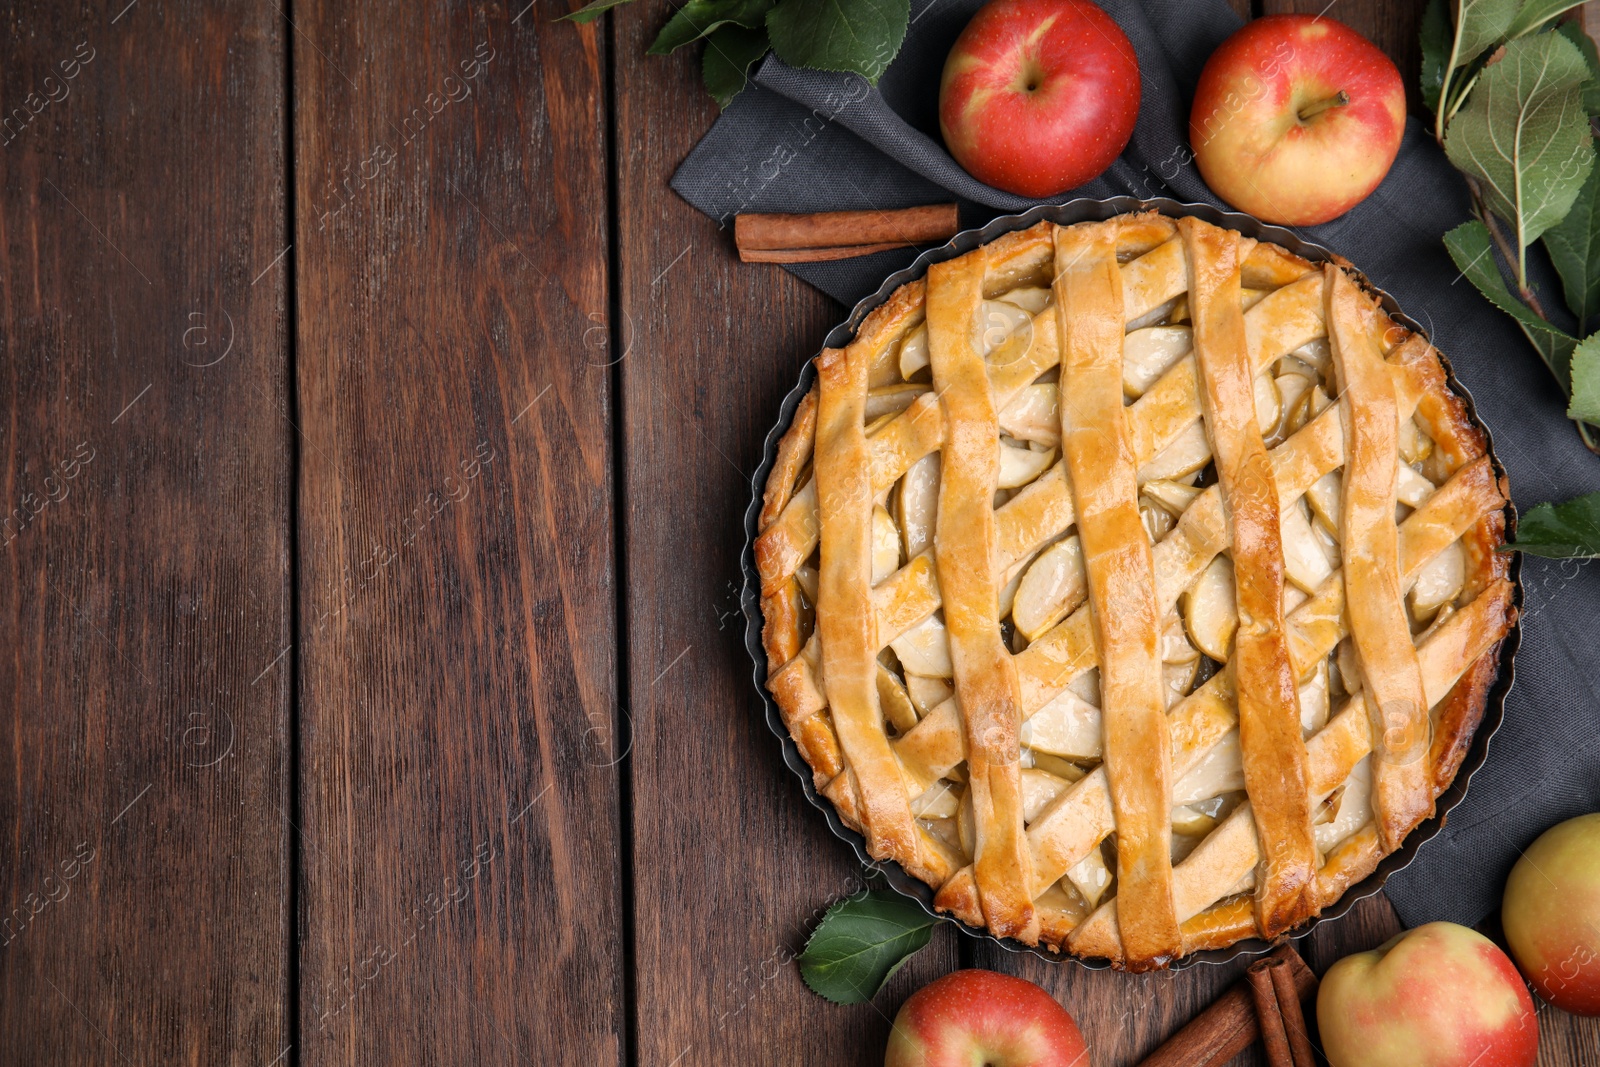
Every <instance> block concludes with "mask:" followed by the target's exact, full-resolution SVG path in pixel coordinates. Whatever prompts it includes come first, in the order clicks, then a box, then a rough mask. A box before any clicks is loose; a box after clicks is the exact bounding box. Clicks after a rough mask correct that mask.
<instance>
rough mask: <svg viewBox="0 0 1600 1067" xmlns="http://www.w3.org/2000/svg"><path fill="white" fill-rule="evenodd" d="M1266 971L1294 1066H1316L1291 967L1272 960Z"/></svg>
mask: <svg viewBox="0 0 1600 1067" xmlns="http://www.w3.org/2000/svg"><path fill="white" fill-rule="evenodd" d="M1267 972H1268V973H1269V974H1271V975H1272V988H1273V991H1274V992H1275V993H1276V994H1277V997H1278V1010H1279V1011H1280V1012H1282V1013H1283V1029H1284V1031H1285V1033H1286V1034H1287V1035H1288V1037H1289V1051H1290V1052H1292V1053H1293V1054H1294V1067H1316V1065H1317V1061H1316V1057H1315V1056H1313V1055H1312V1052H1311V1035H1310V1034H1309V1033H1307V1032H1306V1016H1305V1012H1303V1011H1301V1010H1300V997H1299V995H1298V994H1297V993H1296V992H1295V984H1294V974H1293V973H1292V969H1291V968H1290V967H1289V965H1288V964H1285V963H1281V962H1279V961H1276V960H1273V961H1271V966H1269V967H1268V968H1267Z"/></svg>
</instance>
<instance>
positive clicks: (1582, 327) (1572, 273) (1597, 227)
mask: <svg viewBox="0 0 1600 1067" xmlns="http://www.w3.org/2000/svg"><path fill="white" fill-rule="evenodd" d="M1544 247H1545V249H1546V250H1547V251H1548V252H1549V253H1550V261H1551V262H1552V263H1554V264H1555V268H1556V272H1557V273H1558V274H1560V275H1561V288H1562V291H1563V293H1565V295H1566V298H1567V307H1568V309H1570V310H1571V312H1572V314H1573V317H1575V318H1576V319H1577V320H1578V332H1579V333H1584V332H1585V331H1587V330H1588V329H1589V323H1590V320H1591V319H1593V318H1594V316H1595V315H1597V314H1600V167H1596V168H1595V169H1594V170H1593V171H1592V172H1590V174H1589V178H1588V180H1587V181H1585V182H1584V183H1583V188H1582V189H1581V190H1580V191H1579V193H1578V199H1577V200H1575V201H1573V203H1572V210H1570V211H1568V212H1567V216H1566V218H1564V219H1562V220H1561V221H1560V222H1558V223H1556V224H1555V225H1554V226H1552V227H1550V228H1549V229H1548V230H1546V231H1545V233H1544Z"/></svg>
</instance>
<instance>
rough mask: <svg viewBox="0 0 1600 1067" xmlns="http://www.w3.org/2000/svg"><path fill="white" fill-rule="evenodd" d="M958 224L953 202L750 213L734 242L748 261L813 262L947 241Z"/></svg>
mask: <svg viewBox="0 0 1600 1067" xmlns="http://www.w3.org/2000/svg"><path fill="white" fill-rule="evenodd" d="M960 226H961V223H960V219H959V218H958V215H957V211H956V205H954V204H924V205H922V206H921V207H908V208H899V209H896V210H892V211H820V212H813V213H811V214H804V215H772V214H753V213H752V214H746V215H739V216H737V217H736V218H735V219H734V220H733V241H734V244H735V245H736V246H737V247H738V249H739V258H740V259H741V260H743V261H744V262H746V263H810V262H817V261H820V260H829V259H846V258H849V257H851V256H864V255H868V254H869V253H872V252H882V251H885V250H887V249H890V248H906V247H908V246H910V245H919V244H930V243H932V242H935V241H944V240H947V239H949V238H950V237H953V236H955V234H956V232H957V231H958V230H959V229H960Z"/></svg>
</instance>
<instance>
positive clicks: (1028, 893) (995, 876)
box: [824, 250, 1037, 940]
mask: <svg viewBox="0 0 1600 1067" xmlns="http://www.w3.org/2000/svg"><path fill="white" fill-rule="evenodd" d="M985 265H986V260H985V257H984V256H983V255H982V254H981V250H980V253H975V254H972V255H968V256H964V257H962V258H960V259H956V260H952V261H950V262H947V263H936V264H934V265H933V266H931V267H929V268H928V295H927V316H928V357H929V362H930V364H931V366H932V370H933V385H934V390H935V392H936V393H937V395H938V396H939V402H940V405H941V406H942V408H943V410H944V420H945V433H946V436H945V445H944V450H943V452H942V453H941V457H942V460H941V465H940V471H941V474H940V480H939V502H938V510H937V524H936V525H935V527H934V548H935V552H934V565H935V570H936V572H937V574H938V578H939V591H940V595H941V598H942V602H941V606H942V607H943V609H944V623H945V628H946V630H947V631H948V634H949V642H950V662H951V665H952V667H953V668H954V672H955V689H956V699H957V700H958V701H959V703H960V706H961V714H962V719H963V721H964V723H965V725H966V742H967V792H968V796H969V798H970V802H971V804H972V809H973V826H974V830H975V837H976V841H975V844H974V848H973V867H974V870H975V872H976V879H977V884H978V895H979V898H980V900H981V902H982V906H983V913H984V917H985V919H986V920H987V922H988V926H989V929H990V930H991V931H993V932H994V933H995V934H996V935H998V936H1000V937H1021V938H1023V939H1025V940H1031V939H1034V938H1036V937H1037V929H1036V925H1035V921H1034V915H1033V892H1032V882H1031V879H1030V878H1029V874H1030V873H1031V871H1032V869H1033V865H1032V864H1031V863H1030V862H1028V859H1027V848H1026V846H1025V843H1024V837H1023V833H1024V828H1023V821H1022V816H1023V801H1022V767H1021V755H1022V750H1021V746H1020V745H1019V743H1018V737H1017V734H1018V731H1019V730H1020V729H1021V726H1022V700H1021V694H1020V693H1019V692H1018V690H1017V669H1016V665H1015V664H1014V663H1013V662H1012V660H1011V653H1010V651H1009V650H1007V648H1006V647H1005V644H1004V640H1003V638H1002V637H1001V634H1000V616H999V582H998V581H997V574H998V573H999V567H998V566H997V556H998V552H997V550H996V547H995V517H994V494H995V490H996V487H997V485H998V483H999V477H1000V461H999V454H998V453H997V452H996V450H995V440H996V437H997V435H998V433H999V429H998V426H997V423H996V417H995V408H994V397H993V394H992V392H991V389H990V383H989V375H988V372H987V368H986V366H985V364H984V360H983V357H982V356H981V355H980V354H979V351H978V348H977V345H976V343H975V342H976V339H977V325H978V324H977V322H976V321H975V318H974V315H975V311H976V309H977V308H978V306H979V298H980V295H981V293H982V285H983V272H984V267H985ZM824 677H828V675H827V674H826V672H824Z"/></svg>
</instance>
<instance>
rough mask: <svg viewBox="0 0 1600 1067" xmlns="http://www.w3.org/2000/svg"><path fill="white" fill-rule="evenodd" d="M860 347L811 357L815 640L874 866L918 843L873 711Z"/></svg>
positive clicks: (913, 851) (874, 648) (874, 643)
mask: <svg viewBox="0 0 1600 1067" xmlns="http://www.w3.org/2000/svg"><path fill="white" fill-rule="evenodd" d="M867 366H868V359H867V357H866V353H865V351H863V347H862V346H860V345H855V344H852V345H851V346H849V347H848V348H845V349H837V348H834V349H828V350H826V351H824V352H823V353H822V355H820V356H818V357H817V382H818V387H819V388H818V402H817V449H816V471H817V473H816V479H815V481H814V483H813V484H814V485H815V486H816V489H817V495H818V499H819V501H820V507H819V509H818V514H819V516H820V519H821V526H822V530H821V537H822V568H821V570H820V572H819V574H818V585H817V635H818V637H819V638H820V641H821V645H822V676H823V677H824V678H825V679H827V681H826V687H827V698H828V704H829V705H830V706H831V707H832V709H833V726H834V730H835V731H837V733H838V736H839V746H840V748H841V749H843V751H844V757H845V760H846V761H847V763H848V772H847V773H849V774H850V775H851V776H852V777H854V779H855V784H856V795H857V796H858V797H859V798H860V800H861V804H860V816H861V821H862V823H863V824H864V827H865V830H866V836H867V849H868V851H869V852H870V853H871V854H872V855H873V857H875V858H880V859H881V858H885V857H890V856H903V857H907V858H912V859H913V860H914V857H916V855H917V838H918V835H917V833H916V830H915V827H914V825H913V823H912V819H911V808H910V805H909V804H908V803H907V800H906V792H905V786H904V784H903V782H902V781H901V776H900V761H899V759H898V758H897V757H896V756H895V754H894V750H893V749H891V748H890V747H889V739H888V737H887V736H886V735H885V734H884V730H883V712H882V710H881V708H880V706H879V703H878V661H877V656H878V648H879V645H878V627H877V617H876V609H875V608H874V605H873V601H872V504H873V500H872V497H873V494H872V482H871V476H870V474H869V473H868V472H869V468H868V466H867V436H866V433H865V432H864V427H863V423H862V419H863V409H864V407H865V404H866V395H867Z"/></svg>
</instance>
